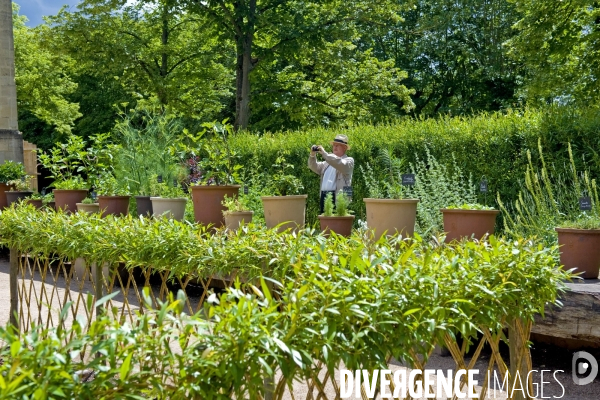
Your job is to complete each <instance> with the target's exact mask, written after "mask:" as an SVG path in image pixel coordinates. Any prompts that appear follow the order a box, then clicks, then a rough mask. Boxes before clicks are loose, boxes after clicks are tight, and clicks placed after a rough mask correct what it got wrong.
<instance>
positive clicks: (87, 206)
mask: <svg viewBox="0 0 600 400" xmlns="http://www.w3.org/2000/svg"><path fill="white" fill-rule="evenodd" d="M77 211H82V212H86V213H89V214H94V213H97V212H100V205H99V204H98V203H95V202H94V200H93V199H92V198H90V197H86V198H85V199H83V200H82V201H81V203H77Z"/></svg>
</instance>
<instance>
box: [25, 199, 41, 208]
mask: <svg viewBox="0 0 600 400" xmlns="http://www.w3.org/2000/svg"><path fill="white" fill-rule="evenodd" d="M25 202H26V203H27V204H31V205H32V206H34V207H35V208H37V209H41V208H42V207H43V206H44V204H43V203H42V200H40V199H27V200H25Z"/></svg>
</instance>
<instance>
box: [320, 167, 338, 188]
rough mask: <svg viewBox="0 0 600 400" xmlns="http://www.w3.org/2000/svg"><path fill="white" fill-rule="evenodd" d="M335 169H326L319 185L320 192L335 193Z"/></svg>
mask: <svg viewBox="0 0 600 400" xmlns="http://www.w3.org/2000/svg"><path fill="white" fill-rule="evenodd" d="M336 172H337V171H336V169H335V168H333V167H332V166H331V165H330V166H328V167H327V169H326V170H325V173H324V174H323V182H322V183H321V191H326V190H327V191H331V190H333V191H335V189H336V184H335V175H336Z"/></svg>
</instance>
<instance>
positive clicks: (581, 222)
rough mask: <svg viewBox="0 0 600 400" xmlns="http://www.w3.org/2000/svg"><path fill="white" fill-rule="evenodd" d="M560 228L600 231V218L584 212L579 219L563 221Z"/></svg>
mask: <svg viewBox="0 0 600 400" xmlns="http://www.w3.org/2000/svg"><path fill="white" fill-rule="evenodd" d="M558 227H559V228H574V229H600V216H598V215H595V214H587V213H585V212H583V213H581V215H580V216H579V217H578V218H577V219H574V220H568V221H563V222H561V223H560V224H559V225H558Z"/></svg>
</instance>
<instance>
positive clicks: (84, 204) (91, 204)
mask: <svg viewBox="0 0 600 400" xmlns="http://www.w3.org/2000/svg"><path fill="white" fill-rule="evenodd" d="M75 204H77V205H78V206H80V205H81V206H100V204H99V203H75Z"/></svg>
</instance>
